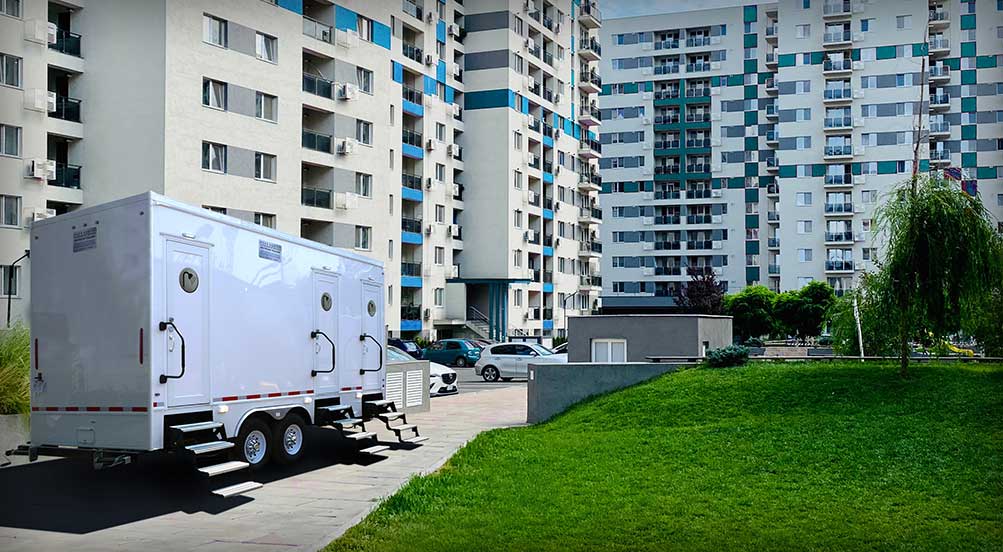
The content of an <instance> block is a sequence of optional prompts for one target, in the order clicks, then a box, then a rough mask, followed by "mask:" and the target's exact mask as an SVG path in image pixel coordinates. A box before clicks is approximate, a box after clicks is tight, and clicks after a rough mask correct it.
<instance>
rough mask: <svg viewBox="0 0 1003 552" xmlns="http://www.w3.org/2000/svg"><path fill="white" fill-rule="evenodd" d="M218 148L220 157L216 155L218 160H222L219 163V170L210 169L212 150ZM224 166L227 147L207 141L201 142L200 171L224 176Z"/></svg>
mask: <svg viewBox="0 0 1003 552" xmlns="http://www.w3.org/2000/svg"><path fill="white" fill-rule="evenodd" d="M214 147H219V148H220V150H221V152H222V155H218V154H217V158H218V159H222V163H220V166H221V167H222V168H221V169H214V168H212V165H213V163H212V153H213V148H214ZM226 164H227V147H226V144H220V143H219V142H210V141H209V140H202V170H203V171H208V172H211V173H216V174H226V168H227V167H226Z"/></svg>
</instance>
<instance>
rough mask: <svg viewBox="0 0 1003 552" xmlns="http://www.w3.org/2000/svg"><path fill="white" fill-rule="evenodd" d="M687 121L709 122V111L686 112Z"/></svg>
mask: <svg viewBox="0 0 1003 552" xmlns="http://www.w3.org/2000/svg"><path fill="white" fill-rule="evenodd" d="M686 122H687V123H707V122H710V113H709V112H707V113H699V112H697V113H687V114H686Z"/></svg>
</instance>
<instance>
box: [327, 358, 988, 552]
mask: <svg viewBox="0 0 1003 552" xmlns="http://www.w3.org/2000/svg"><path fill="white" fill-rule="evenodd" d="M896 370H897V367H896V366H895V365H894V364H872V363H869V364H866V365H860V364H857V363H843V364H833V363H811V364H800V365H794V364H755V365H750V366H747V367H743V368H731V369H722V370H710V369H700V370H687V371H683V372H679V373H676V374H670V375H667V376H663V377H661V378H659V379H657V380H654V381H652V382H649V383H646V384H643V385H640V386H637V387H633V388H631V389H627V390H624V391H621V392H619V393H614V394H612V395H608V396H605V397H601V398H598V399H596V400H592V401H589V402H587V403H584V404H581V405H578V406H577V407H575V408H573V409H571V410H570V411H568V412H567V413H565V414H564V415H562V416H560V417H558V418H556V419H554V420H552V421H551V422H549V423H546V424H542V425H538V426H533V427H526V428H516V429H506V430H497V431H491V432H488V433H485V434H483V435H481V436H479V437H478V438H477V439H475V440H474V441H473V442H471V443H470V444H469V445H468V446H466V447H465V448H464V449H462V450H461V451H460V452H459V453H457V455H456V456H455V457H453V459H452V460H450V462H449V463H448V464H447V465H446V466H445V467H443V468H442V469H441V470H440V471H439V472H437V473H435V474H433V475H430V476H427V477H421V478H416V479H414V480H412V481H411V482H410V483H408V484H407V485H406V486H405V487H404V488H403V489H402V490H401V491H400V492H398V493H397V494H396V495H394V496H393V497H391V498H389V499H387V500H386V501H385V502H384V503H383V504H381V505H380V507H379V508H378V509H377V510H376V511H375V512H373V513H372V514H371V515H370V516H369V517H368V518H366V519H365V520H364V521H363V522H362V523H361V524H359V525H358V526H356V527H354V528H352V529H351V530H349V531H348V533H347V534H346V535H345V536H344V537H343V538H341V539H339V540H337V541H335V542H334V543H332V544H331V545H330V546H329V547H328V548H327V550H380V551H388V550H406V551H414V550H463V551H476V550H578V549H593V550H666V549H676V550H713V551H719V550H735V549H746V550H748V549H756V550H762V549H773V550H788V549H797V550H841V549H854V550H861V549H866V550H937V551H940V550H1001V549H1003V366H1000V365H995V366H988V365H914V376H913V378H912V379H909V380H902V379H900V378H899V377H898V376H897V375H896Z"/></svg>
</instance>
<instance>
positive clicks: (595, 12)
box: [579, 2, 602, 24]
mask: <svg viewBox="0 0 1003 552" xmlns="http://www.w3.org/2000/svg"><path fill="white" fill-rule="evenodd" d="M579 10H580V15H581V17H586V16H587V17H591V18H593V19H595V20H596V21H598V22H599V23H600V24H601V23H602V13H601V12H600V11H599V6H598V5H597V4H596V2H582V3H581V6H580V7H579Z"/></svg>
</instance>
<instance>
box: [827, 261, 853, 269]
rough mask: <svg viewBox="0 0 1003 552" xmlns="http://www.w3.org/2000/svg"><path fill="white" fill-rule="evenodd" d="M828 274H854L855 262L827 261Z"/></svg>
mask: <svg viewBox="0 0 1003 552" xmlns="http://www.w3.org/2000/svg"><path fill="white" fill-rule="evenodd" d="M825 271H826V272H853V261H826V262H825Z"/></svg>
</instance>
